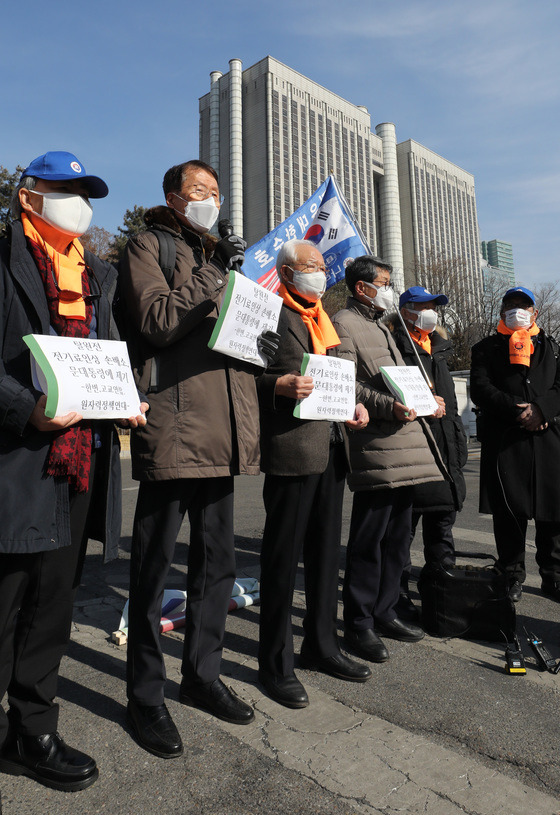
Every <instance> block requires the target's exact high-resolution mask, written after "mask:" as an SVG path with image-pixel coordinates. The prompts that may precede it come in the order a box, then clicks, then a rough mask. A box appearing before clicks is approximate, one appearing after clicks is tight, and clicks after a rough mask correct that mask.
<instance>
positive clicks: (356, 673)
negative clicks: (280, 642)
mask: <svg viewBox="0 0 560 815" xmlns="http://www.w3.org/2000/svg"><path fill="white" fill-rule="evenodd" d="M299 664H300V665H301V667H302V668H306V669H307V670H308V671H320V672H321V673H324V674H329V676H336V678H337V679H346V680H347V681H348V682H365V681H366V680H367V679H369V678H370V676H371V669H370V668H368V666H367V665H364V664H362V663H361V662H355V661H354V660H353V659H350V657H347V656H346V655H345V654H342V653H338V654H333V656H332V657H318V656H316V655H315V654H313V653H312V651H310V650H309V649H308V648H305V646H302V649H301V654H300V657H299Z"/></svg>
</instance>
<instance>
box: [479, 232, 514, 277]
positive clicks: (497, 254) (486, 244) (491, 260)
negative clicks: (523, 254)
mask: <svg viewBox="0 0 560 815" xmlns="http://www.w3.org/2000/svg"><path fill="white" fill-rule="evenodd" d="M480 248H481V251H482V257H483V258H484V260H487V261H488V265H489V266H493V267H494V268H496V269H499V270H500V271H501V272H503V273H504V274H507V275H509V280H510V281H511V285H512V286H515V270H514V266H513V249H512V245H511V243H506V242H505V241H498V240H493V241H481V244H480Z"/></svg>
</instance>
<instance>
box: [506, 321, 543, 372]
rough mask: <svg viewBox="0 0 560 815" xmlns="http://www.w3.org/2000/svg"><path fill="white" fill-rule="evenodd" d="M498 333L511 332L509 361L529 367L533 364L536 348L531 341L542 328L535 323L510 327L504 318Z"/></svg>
mask: <svg viewBox="0 0 560 815" xmlns="http://www.w3.org/2000/svg"><path fill="white" fill-rule="evenodd" d="M497 330H498V334H509V361H510V362H511V364H512V365H525V366H526V367H527V368H528V367H529V366H530V364H531V354H534V353H535V348H534V346H533V343H532V342H531V337H534V336H535V334H538V333H539V331H540V329H539V328H537V324H536V323H533V325H532V326H531V328H508V327H507V325H506V324H505V323H504V321H503V320H500V322H499V323H498V329H497Z"/></svg>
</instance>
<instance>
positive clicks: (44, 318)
mask: <svg viewBox="0 0 560 815" xmlns="http://www.w3.org/2000/svg"><path fill="white" fill-rule="evenodd" d="M10 233H11V234H10V272H11V275H12V277H13V278H14V280H16V281H17V282H18V284H19V285H20V286H21V288H22V289H23V291H24V292H25V294H26V295H27V297H28V298H29V301H30V303H31V305H32V306H33V308H34V309H35V311H36V313H37V316H38V317H39V320H40V321H41V331H42V333H44V334H48V332H49V325H50V315H49V308H48V305H47V298H46V296H45V287H44V286H43V281H42V280H41V275H40V274H39V272H38V270H37V266H36V265H35V261H34V260H33V256H32V255H31V253H30V252H29V250H28V248H27V241H26V239H25V235H24V232H23V225H22V223H21V221H15V222H14V223H13V224H12V225H11V227H10Z"/></svg>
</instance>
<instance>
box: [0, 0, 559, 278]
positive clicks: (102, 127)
mask: <svg viewBox="0 0 560 815" xmlns="http://www.w3.org/2000/svg"><path fill="white" fill-rule="evenodd" d="M559 27H560V4H559V3H556V2H553V0H548V2H542V0H533V2H525V0H471V2H469V3H464V2H457V1H456V0H447V1H445V0H394V2H393V3H387V2H385V1H384V2H379V0H350V1H349V2H346V3H342V2H340V0H321V2H310V1H309V0H282V2H279V3H274V4H273V3H266V2H262V0H261V2H254V1H253V0H238V2H236V3H233V2H227V3H226V2H223V0H214V2H212V3H207V2H202V0H199V2H194V1H193V0H161V2H159V3H147V2H145V0H136V2H130V0H113V1H112V2H108V0H97V1H96V0H93V2H90V3H76V2H67V0H57V2H56V3H50V4H46V3H45V2H44V0H41V1H40V2H38V0H28V2H25V3H10V4H9V6H8V8H6V9H4V10H3V12H2V33H1V35H0V37H1V39H0V42H1V47H0V68H1V75H2V83H1V86H2V89H1V91H0V98H1V100H2V125H1V128H0V164H2V165H3V166H5V167H8V168H9V169H10V170H12V169H14V168H15V166H16V164H18V163H19V164H22V165H24V166H25V165H26V164H28V163H29V162H30V161H31V160H32V159H33V158H35V157H36V156H37V155H39V154H40V153H43V152H45V151H46V150H70V151H71V152H74V153H75V154H76V155H77V156H78V157H79V158H80V159H81V160H82V161H83V162H84V164H85V166H86V169H87V170H88V172H91V173H95V174H97V175H100V176H101V177H102V178H104V179H105V180H106V181H107V183H108V184H109V188H110V195H109V197H108V198H107V199H104V200H102V201H98V202H95V208H94V223H96V224H97V225H98V226H103V227H105V228H107V229H109V230H110V231H116V228H117V226H119V224H121V223H122V216H123V214H124V211H125V210H126V209H127V208H129V207H132V206H134V204H142V205H144V206H152V205H154V204H156V203H161V202H162V194H161V179H162V177H163V173H164V171H165V170H166V169H167V168H168V167H170V166H171V165H172V164H175V163H177V162H179V161H183V160H186V159H188V158H193V157H196V156H198V97H199V96H202V95H203V94H204V93H206V92H207V91H208V89H209V83H210V80H209V74H210V71H212V70H214V69H217V70H221V71H223V72H224V73H225V72H226V71H227V70H228V61H229V59H231V58H232V57H238V58H240V59H241V60H242V61H243V64H244V67H249V66H250V65H252V64H253V63H255V62H257V61H258V60H259V59H261V58H262V57H264V56H266V55H267V54H270V55H271V56H273V57H275V58H276V59H278V60H280V61H281V62H284V63H286V64H287V65H289V66H290V67H292V68H295V69H296V70H298V71H300V72H301V73H303V74H305V75H306V76H308V77H310V78H311V79H313V80H314V81H316V82H319V83H320V84H322V85H324V86H325V87H327V88H329V90H332V91H334V92H335V93H338V94H339V95H340V96H342V97H344V98H346V99H348V100H349V101H351V102H353V103H355V104H363V105H366V106H367V107H368V109H369V112H370V114H371V117H372V127H373V128H374V127H375V124H377V123H379V122H385V121H392V122H394V123H395V124H396V127H397V139H398V141H404V140H406V139H408V138H413V139H415V140H416V141H419V142H420V143H422V144H424V145H426V146H427V147H429V148H430V149H432V150H434V151H435V152H437V153H439V154H440V155H442V156H444V157H445V158H447V159H449V160H451V161H453V162H455V163H456V164H458V165H459V166H460V167H463V168H464V169H465V170H468V171H469V172H471V173H473V175H474V177H475V184H476V197H477V206H478V219H479V226H480V236H481V239H486V240H491V239H493V238H498V239H499V240H505V241H509V242H511V243H512V244H513V253H514V262H515V267H516V275H517V279H518V280H520V281H521V282H524V283H525V284H527V285H533V286H536V285H538V284H539V283H542V282H545V281H553V280H556V279H557V278H558V276H559V275H558V267H559V261H558V258H559V257H560V230H559V228H558V224H559V215H560V192H559V190H560V151H559V149H558V141H559V129H560V128H559V125H560V109H559V105H558V101H559V99H558V97H559V95H560V81H559V76H560V56H559V54H560V48H559V47H558V31H559Z"/></svg>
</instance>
